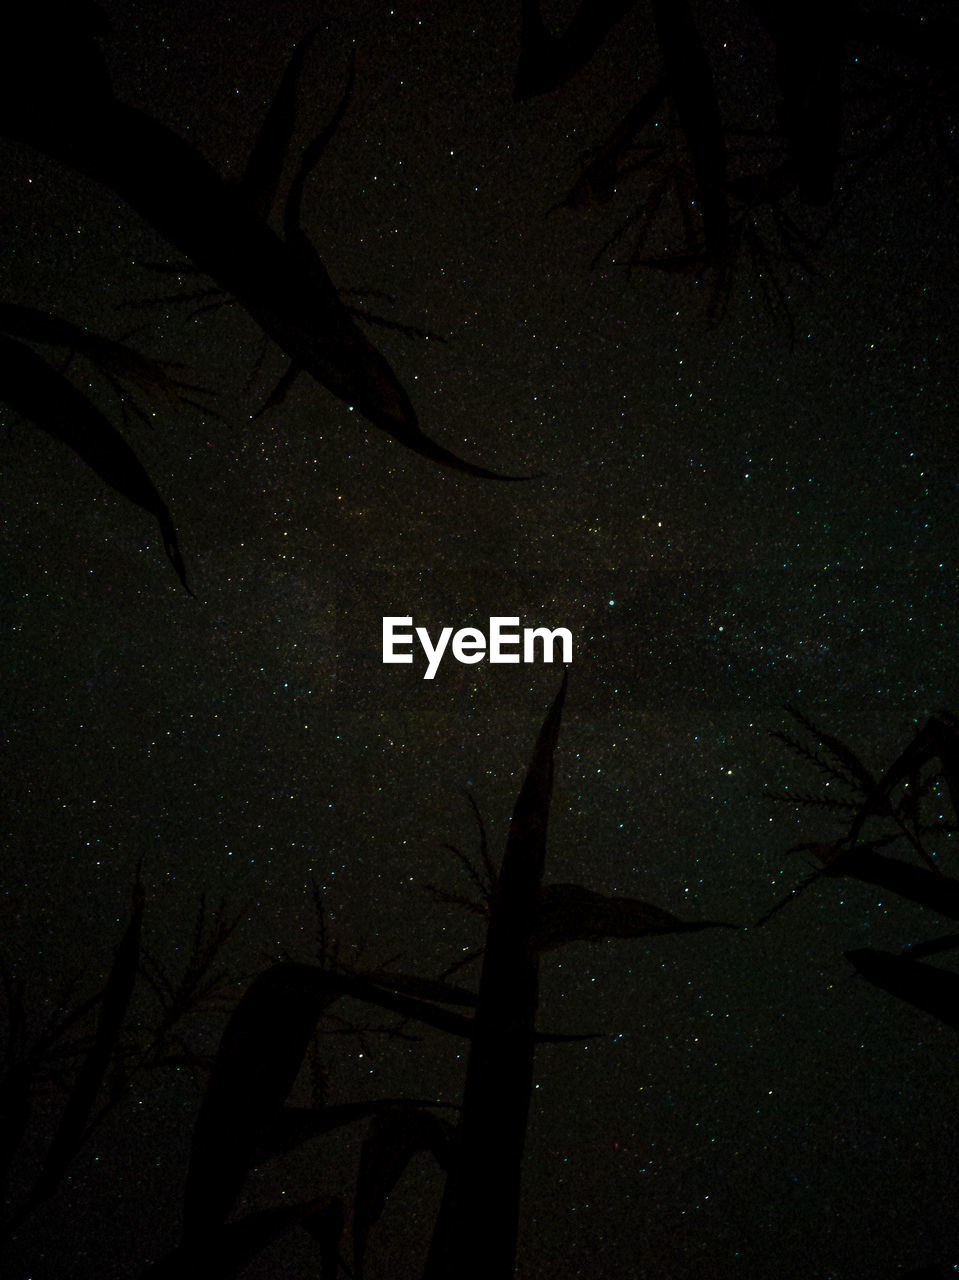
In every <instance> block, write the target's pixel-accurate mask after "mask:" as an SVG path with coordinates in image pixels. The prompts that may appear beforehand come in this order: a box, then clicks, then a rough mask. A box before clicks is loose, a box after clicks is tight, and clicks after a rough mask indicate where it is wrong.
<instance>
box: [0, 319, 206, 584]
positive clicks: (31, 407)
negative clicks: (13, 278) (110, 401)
mask: <svg viewBox="0 0 959 1280" xmlns="http://www.w3.org/2000/svg"><path fill="white" fill-rule="evenodd" d="M0 398H2V399H3V400H5V401H6V402H7V403H8V404H9V405H10V406H11V407H12V408H14V409H16V410H17V412H18V413H22V414H23V416H24V417H25V418H29V419H30V421H31V422H33V423H34V424H35V425H36V426H38V427H41V428H42V429H43V430H44V431H46V432H47V433H48V434H49V435H51V436H53V437H54V439H56V440H60V441H61V442H62V443H63V444H65V445H67V446H68V447H69V448H70V449H72V450H73V451H74V452H75V453H77V454H78V455H79V456H80V457H81V458H82V459H83V461H84V462H85V463H86V464H87V465H88V466H89V467H92V468H93V470H94V471H95V472H96V473H97V475H98V476H100V477H101V479H103V480H105V481H106V482H107V484H108V485H110V487H111V488H113V489H115V490H116V491H117V493H120V494H122V495H123V496H124V497H125V498H129V499H130V501H131V502H135V503H136V504H137V506H139V507H142V508H143V509H144V511H148V512H149V513H150V514H151V515H152V516H153V517H154V518H155V519H156V521H157V523H158V524H159V526H160V534H161V536H162V538H163V546H164V549H165V551H166V553H167V557H168V559H169V561H170V563H171V564H172V565H173V568H174V569H175V570H176V574H177V577H178V578H179V579H180V582H181V583H182V585H183V587H184V589H185V590H186V591H187V592H188V593H189V594H190V595H191V596H192V595H193V592H192V591H191V590H190V587H189V584H188V583H187V580H186V569H185V566H184V564H183V557H182V556H181V554H180V547H179V543H178V542H177V535H176V529H175V527H174V524H173V519H172V517H171V516H170V512H169V509H168V508H167V505H166V503H165V502H164V501H163V499H162V498H161V497H160V495H159V493H158V492H157V490H156V488H155V486H154V484H153V481H152V480H151V479H150V477H149V476H148V475H147V473H146V471H145V469H144V467H143V464H142V463H141V462H140V460H139V458H138V457H137V456H136V454H135V453H134V452H133V450H132V449H131V448H130V446H129V445H128V444H127V442H126V441H125V440H124V438H123V437H122V436H121V435H120V433H119V431H117V430H116V428H115V427H113V426H111V425H110V423H109V422H108V421H107V419H106V418H105V417H104V416H103V414H102V413H101V412H100V411H99V409H97V408H96V407H95V406H94V405H93V404H91V403H90V401H89V400H88V399H87V398H86V396H85V395H83V393H82V392H81V391H78V390H77V388H76V387H75V386H74V385H73V383H72V382H69V381H68V380H67V379H66V378H65V377H64V376H63V374H61V373H59V372H58V371H57V370H56V369H54V368H53V366H52V365H49V364H47V362H46V361H45V360H44V359H43V358H42V357H41V356H38V355H37V353H36V352H35V351H33V350H32V349H31V348H30V347H28V346H25V345H24V344H23V343H22V342H16V341H14V339H12V338H7V337H4V336H3V335H2V334H0Z"/></svg>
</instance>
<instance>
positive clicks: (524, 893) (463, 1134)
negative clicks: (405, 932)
mask: <svg viewBox="0 0 959 1280" xmlns="http://www.w3.org/2000/svg"><path fill="white" fill-rule="evenodd" d="M566 681H567V677H566V676H565V675H564V676H563V683H562V686H561V688H560V691H559V693H558V694H557V696H556V699H555V701H554V702H553V705H552V707H551V708H550V710H549V713H548V714H547V716H546V719H545V721H544V722H543V726H542V728H541V730H540V733H539V737H538V739H537V742H536V746H535V748H534V750H533V755H532V758H531V760H530V764H529V768H528V770H527V773H526V778H525V780H524V782H523V786H522V788H521V790H520V794H519V797H518V799H517V801H516V806H515V808H514V810H513V817H512V821H511V823H510V830H509V836H508V838H507V843H506V852H505V854H504V856H503V865H502V869H501V871H500V874H499V877H498V880H497V885H496V892H495V893H494V895H493V898H492V902H491V904H490V918H489V926H488V929H487V940H486V952H485V955H484V958H483V972H482V976H481V978H480V990H479V1003H478V1005H477V1009H476V1024H475V1029H474V1032H473V1042H472V1045H471V1048H470V1056H469V1063H468V1065H467V1071H466V1084H465V1088H464V1094H463V1114H462V1120H461V1123H460V1127H459V1132H458V1136H457V1144H456V1154H455V1157H454V1162H453V1167H452V1168H451V1170H450V1173H449V1175H448V1177H447V1180H446V1187H445V1190H444V1194H443V1201H442V1204H441V1206H440V1213H439V1217H438V1219H437V1223H436V1229H435V1232H434V1235H433V1240H432V1242H431V1246H430V1252H429V1258H428V1261H427V1267H426V1273H425V1275H426V1280H446V1278H447V1277H449V1276H454V1275H455V1276H456V1277H457V1278H458V1280H459V1278H460V1277H462V1280H471V1278H472V1277H476V1278H477V1280H479V1278H480V1277H482V1278H483V1280H507V1277H510V1276H512V1274H513V1266H514V1261H515V1255H516V1240H517V1230H518V1223H519V1193H520V1170H521V1166H522V1157H523V1147H524V1144H525V1141H526V1123H527V1116H528V1112H529V1100H530V1093H531V1090H532V1077H533V1039H534V1023H535V1020H536V1009H537V1005H538V1002H539V974H538V966H537V958H536V947H535V928H536V913H537V910H538V905H539V895H540V885H541V882H542V877H543V866H544V862H545V857H546V828H547V822H548V819H549V805H550V797H551V795H552V788H553V753H554V751H555V747H556V741H557V738H558V736H559V728H560V722H561V719H562V713H563V702H564V699H565V696H566Z"/></svg>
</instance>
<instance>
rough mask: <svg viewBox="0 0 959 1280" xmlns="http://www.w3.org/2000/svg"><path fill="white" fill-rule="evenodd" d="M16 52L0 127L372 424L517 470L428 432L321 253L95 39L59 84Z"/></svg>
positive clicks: (33, 55) (433, 453)
mask: <svg viewBox="0 0 959 1280" xmlns="http://www.w3.org/2000/svg"><path fill="white" fill-rule="evenodd" d="M36 38H37V37H36V33H34V36H33V39H36ZM24 53H25V55H26V56H25V58H24V59H23V60H22V73H21V65H20V64H18V63H16V62H13V63H12V69H13V71H14V73H15V74H14V76H13V77H12V78H11V80H10V81H9V82H8V83H5V84H4V86H3V88H4V96H5V102H6V103H7V104H8V106H9V109H8V110H5V111H3V112H2V113H0V128H2V129H4V130H5V132H7V134H8V135H9V136H11V137H14V138H16V139H18V140H19V141H22V142H25V143H27V144H29V145H31V146H36V147H38V148H40V149H41V150H43V151H45V152H46V153H47V154H49V155H52V156H54V157H55V158H57V159H59V160H61V161H63V162H65V163H66V164H68V165H70V166H72V167H73V168H74V169H77V170H78V171H80V172H81V173H85V174H87V175H88V176H90V177H92V178H94V179H95V180H96V181H98V182H101V183H103V184H105V185H106V186H108V187H110V188H111V189H112V190H113V191H115V192H116V193H117V194H118V195H119V196H120V197H121V198H122V199H124V200H126V201H127V203H128V204H129V205H130V206H131V207H132V208H134V209H135V210H137V212H139V213H140V214H141V215H142V216H143V217H144V218H146V219H147V221H148V222H150V223H151V224H152V226H153V227H154V228H155V229H156V230H157V231H158V232H159V233H160V234H161V235H162V236H164V237H165V238H166V239H167V240H169V241H170V243H171V244H172V245H174V246H175V247H176V248H177V249H179V250H180V251H181V252H183V253H184V254H186V256H187V257H188V258H190V260H191V261H192V262H193V263H194V264H195V266H197V267H198V268H199V269H200V270H201V271H203V272H205V273H206V274H207V275H210V276H212V277H213V279H214V280H215V281H216V282H217V283H218V284H219V285H220V286H221V288H223V289H225V290H226V291H227V292H228V293H230V294H232V295H233V297H234V298H236V300H237V301H238V302H239V303H240V304H241V306H243V307H244V308H245V309H246V310H247V312H248V313H249V314H250V316H252V318H253V319H254V320H255V321H256V323H257V324H258V325H259V326H260V327H261V328H262V329H263V331H264V333H266V334H267V335H268V336H269V337H270V338H272V339H273V340H274V341H275V342H276V343H277V344H278V345H279V346H280V348H281V349H282V350H283V351H284V352H286V354H287V355H288V356H289V358H290V360H291V361H292V362H293V363H295V364H297V365H300V366H302V367H303V369H305V370H306V371H307V372H308V373H309V374H311V375H312V376H313V377H314V378H315V379H316V380H317V381H318V382H319V383H320V384H321V385H322V386H324V387H326V388H327V390H328V391H330V392H331V393H332V394H333V395H334V396H336V397H337V398H338V399H339V400H341V401H343V402H344V403H345V404H347V405H349V406H350V407H351V408H355V409H356V410H357V411H358V412H359V413H361V414H362V415H363V416H364V417H365V418H366V419H367V420H368V421H369V422H371V423H372V424H373V425H374V426H375V427H377V428H378V429H379V430H381V431H384V432H386V434H388V435H390V436H392V437H393V438H394V439H395V440H397V441H399V442H400V443H401V444H402V445H404V446H405V447H406V448H408V449H411V450H413V452H415V453H418V454H420V455H421V456H422V457H425V458H428V459H429V460H431V461H433V462H436V463H438V464H440V465H442V466H447V467H451V468H453V469H455V470H458V471H464V472H466V473H468V474H470V475H474V476H480V477H483V478H486V479H503V480H507V479H511V480H512V479H520V478H521V477H515V476H503V475H501V474H500V473H498V472H494V471H490V470H489V469H487V468H485V467H481V466H477V465H475V464H473V463H471V462H466V461H464V460H463V459H461V458H459V457H458V456H457V455H456V454H454V453H452V452H451V451H450V450H449V449H446V448H444V447H443V446H442V445H440V444H437V443H436V442H435V441H434V440H432V439H431V438H430V437H429V436H427V435H426V433H425V432H424V431H423V429H422V427H421V426H420V424H419V421H418V419H417V416H416V412H415V410H414V409H413V406H412V404H411V403H410V401H409V398H408V396H407V394H406V391H405V390H404V388H403V386H402V385H401V383H400V381H399V379H398V378H397V376H396V374H395V373H394V372H393V370H392V368H391V367H390V365H389V363H388V362H387V360H386V358H385V357H384V356H383V354H382V353H381V352H380V351H379V350H378V349H377V348H376V347H374V346H373V344H372V343H371V342H369V340H368V339H367V338H366V337H365V335H364V334H363V333H362V331H361V330H360V329H359V328H358V326H357V325H356V323H355V322H354V320H353V318H352V316H351V315H350V313H349V310H348V309H347V307H346V306H345V304H344V303H343V301H342V299H341V298H340V296H339V294H338V292H337V291H336V289H335V287H334V286H333V284H332V282H331V281H330V278H329V276H328V274H327V272H326V269H325V267H324V266H323V264H322V263H321V261H320V259H319V256H318V255H317V254H316V253H315V251H313V250H312V246H310V249H309V252H306V251H305V248H304V246H305V243H306V241H305V237H303V239H302V242H300V241H298V243H297V244H296V245H291V244H285V243H284V242H283V241H282V240H281V239H280V238H279V237H278V236H277V235H276V234H275V233H274V232H273V231H272V230H271V229H270V227H269V226H268V225H267V224H266V222H265V221H264V219H263V218H261V217H258V216H257V214H256V213H255V212H254V210H253V209H252V208H251V207H250V205H249V203H248V201H247V199H246V198H245V196H244V194H243V193H242V191H239V190H237V189H236V188H235V187H231V186H229V185H228V184H227V183H226V182H224V181H223V180H222V179H221V178H220V176H219V175H218V174H217V173H216V172H215V171H214V169H213V168H212V166H211V165H210V164H208V162H207V161H206V160H205V159H204V158H203V157H202V156H201V155H200V153H199V152H198V151H197V150H195V149H194V148H193V147H191V146H190V145H189V144H188V143H187V142H185V141H183V139H181V138H180V137H178V136H177V135H176V134H175V133H173V132H172V131H171V130H170V129H168V128H166V127H165V126H164V125H162V124H161V123H159V122H158V121H156V120H154V119H152V117H150V116H148V115H147V114H145V113H144V112H141V111H138V110H136V109H135V108H133V107H128V106H126V105H124V104H123V103H121V102H119V101H118V100H117V99H116V97H115V96H114V95H113V93H112V90H111V88H110V85H109V81H108V80H107V78H106V74H105V70H104V67H103V63H102V60H101V59H99V58H98V57H97V55H96V50H95V48H94V47H93V45H92V42H90V46H89V47H88V48H87V47H85V48H84V49H83V54H84V57H82V58H81V57H80V50H79V49H78V50H77V51H76V56H75V57H74V58H72V59H71V61H70V73H71V74H70V80H69V83H67V84H63V85H61V84H60V83H58V82H57V80H56V78H55V77H50V76H49V75H44V76H42V77H37V76H36V75H35V74H33V71H34V70H35V66H36V59H37V50H36V49H35V48H32V47H31V48H25V49H24ZM44 53H45V51H44ZM40 65H43V59H42V57H41V58H40ZM88 80H89V82H90V84H89V92H84V90H85V89H86V88H87V82H88ZM78 101H79V103H80V108H81V109H78V108H77V102H78ZM254 178H255V179H256V175H254ZM256 181H257V182H259V179H256ZM266 186H268V183H264V184H263V189H266Z"/></svg>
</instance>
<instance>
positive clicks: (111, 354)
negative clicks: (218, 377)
mask: <svg viewBox="0 0 959 1280" xmlns="http://www.w3.org/2000/svg"><path fill="white" fill-rule="evenodd" d="M0 329H2V330H3V332H4V333H9V334H12V335H13V336H14V337H16V338H22V339H24V341H26V342H41V343H45V344H47V345H49V346H54V347H64V348H66V349H68V350H70V351H75V352H77V353H78V354H80V355H82V356H86V358H87V359H88V360H89V361H90V362H91V363H92V364H94V365H95V366H96V367H97V368H98V369H99V370H100V371H101V372H102V373H105V374H107V375H108V376H109V377H111V378H116V379H118V380H119V381H121V382H130V383H132V384H133V385H134V386H136V387H137V388H139V390H141V391H142V392H144V394H146V395H148V396H149V397H150V399H151V400H153V401H154V402H155V403H158V404H161V405H164V406H166V407H167V408H172V407H173V406H174V405H175V404H176V403H177V401H178V400H179V399H180V397H181V394H182V392H183V391H184V389H185V388H184V386H183V384H182V383H180V382H177V381H176V379H174V378H171V377H170V375H169V374H168V373H167V371H166V370H165V369H164V368H163V366H162V365H161V364H158V363H157V361H156V360H151V359H150V357H149V356H145V355H144V354H143V353H142V352H141V351H137V350H135V349H134V348H133V347H129V346H127V344H126V343H125V342H117V341H116V339H114V338H105V337H104V336H103V335H102V334H99V333H94V332H93V330H91V329H86V328H84V327H83V326H81V325H78V324H74V323H73V322H72V321H70V320H65V319H64V318H63V317H62V316H57V315H54V314H52V313H51V312H49V311H39V310H38V309H37V308H36V307H26V306H20V305H17V304H14V303H11V302H0Z"/></svg>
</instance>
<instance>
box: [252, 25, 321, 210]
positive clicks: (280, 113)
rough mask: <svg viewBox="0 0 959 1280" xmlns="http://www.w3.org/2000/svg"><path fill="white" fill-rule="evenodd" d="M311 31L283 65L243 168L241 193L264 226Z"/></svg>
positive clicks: (315, 29)
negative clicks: (274, 92) (282, 71)
mask: <svg viewBox="0 0 959 1280" xmlns="http://www.w3.org/2000/svg"><path fill="white" fill-rule="evenodd" d="M319 30H320V29H319V27H312V28H311V29H310V30H309V31H308V32H307V33H306V35H305V36H304V37H303V39H302V40H300V41H299V43H298V44H297V46H296V48H295V50H294V51H293V56H292V57H291V58H290V60H289V62H288V63H287V65H286V70H285V71H284V73H283V78H282V80H281V81H280V86H279V88H278V89H277V91H276V95H275V96H274V98H273V101H272V103H271V104H270V109H269V111H268V112H267V114H266V118H265V119H264V121H263V124H262V126H261V128H260V132H259V133H258V134H257V139H256V142H255V143H254V144H253V150H252V151H251V152H250V158H249V160H248V161H247V164H246V170H245V172H244V174H243V179H242V181H241V183H240V191H241V193H242V195H243V197H244V199H245V200H246V201H247V203H248V204H249V206H250V208H251V209H252V210H253V212H254V213H255V214H256V215H257V217H259V218H262V219H263V221H264V222H266V220H267V219H268V218H269V216H270V212H271V210H272V209H273V206H274V203H275V202H276V194H277V191H278V190H279V186H280V179H281V178H282V176H283V166H284V164H285V162H286V156H287V151H288V150H289V146H290V140H291V139H292V137H293V130H294V127H295V125H296V90H297V85H298V83H299V79H300V75H301V73H302V71H303V64H304V63H305V62H306V58H307V55H308V54H309V52H310V49H311V48H312V46H313V43H314V41H315V40H316V37H317V35H318V34H319Z"/></svg>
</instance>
